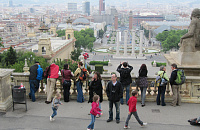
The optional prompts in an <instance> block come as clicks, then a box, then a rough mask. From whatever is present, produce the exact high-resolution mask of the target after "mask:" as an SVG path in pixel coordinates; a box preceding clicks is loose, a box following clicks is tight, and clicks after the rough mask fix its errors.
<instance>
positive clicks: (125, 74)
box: [117, 62, 133, 105]
mask: <svg viewBox="0 0 200 130" xmlns="http://www.w3.org/2000/svg"><path fill="white" fill-rule="evenodd" d="M122 66H123V68H122ZM132 70H133V67H132V66H130V65H129V64H128V63H127V62H123V63H121V64H120V65H119V66H118V67H117V71H118V72H119V73H120V82H121V84H122V90H123V92H124V88H125V89H126V104H127V103H128V100H129V98H130V96H129V93H130V92H129V91H130V84H131V83H132V78H131V71H132ZM120 103H121V104H122V105H123V104H124V100H123V97H122V98H121V99H120Z"/></svg>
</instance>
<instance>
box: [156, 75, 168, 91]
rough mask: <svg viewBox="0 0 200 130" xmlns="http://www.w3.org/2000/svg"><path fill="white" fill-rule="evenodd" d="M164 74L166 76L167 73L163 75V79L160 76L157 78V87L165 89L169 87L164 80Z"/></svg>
mask: <svg viewBox="0 0 200 130" xmlns="http://www.w3.org/2000/svg"><path fill="white" fill-rule="evenodd" d="M164 74H165V72H163V75H162V77H161V76H160V75H158V76H157V77H156V85H157V87H159V86H160V87H164V86H166V85H167V82H168V81H167V80H166V79H165V78H164Z"/></svg>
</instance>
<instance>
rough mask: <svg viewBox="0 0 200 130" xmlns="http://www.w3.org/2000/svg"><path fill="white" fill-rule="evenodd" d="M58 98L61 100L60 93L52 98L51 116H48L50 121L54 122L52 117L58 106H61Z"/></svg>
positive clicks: (55, 113)
mask: <svg viewBox="0 0 200 130" xmlns="http://www.w3.org/2000/svg"><path fill="white" fill-rule="evenodd" d="M60 98H61V94H60V93H56V95H55V97H54V98H53V101H52V110H53V114H52V115H51V116H50V121H54V120H55V119H54V116H56V115H57V110H58V106H59V105H62V103H61V102H60Z"/></svg>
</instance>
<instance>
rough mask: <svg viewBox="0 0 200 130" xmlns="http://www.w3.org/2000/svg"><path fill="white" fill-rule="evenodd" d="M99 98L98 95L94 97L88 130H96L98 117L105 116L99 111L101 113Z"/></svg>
mask: <svg viewBox="0 0 200 130" xmlns="http://www.w3.org/2000/svg"><path fill="white" fill-rule="evenodd" d="M98 103H99V96H98V95H94V97H93V102H92V105H91V106H92V109H91V111H90V113H91V123H90V124H89V126H88V127H87V130H93V129H94V122H95V118H96V115H97V114H99V115H103V113H100V112H99V111H101V109H99V104H98Z"/></svg>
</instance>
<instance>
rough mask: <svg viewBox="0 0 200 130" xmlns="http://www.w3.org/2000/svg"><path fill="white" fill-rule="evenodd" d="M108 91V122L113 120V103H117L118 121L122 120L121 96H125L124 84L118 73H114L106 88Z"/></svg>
mask: <svg viewBox="0 0 200 130" xmlns="http://www.w3.org/2000/svg"><path fill="white" fill-rule="evenodd" d="M106 93H107V97H108V101H109V119H108V120H107V122H111V121H112V120H113V104H115V108H116V123H119V122H120V103H119V100H120V98H122V97H123V90H122V85H121V83H120V82H119V81H117V75H116V74H113V75H112V77H111V81H110V82H109V83H108V85H107V88H106Z"/></svg>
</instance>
